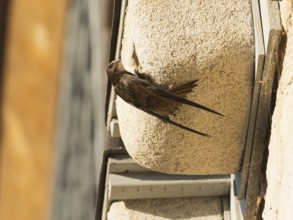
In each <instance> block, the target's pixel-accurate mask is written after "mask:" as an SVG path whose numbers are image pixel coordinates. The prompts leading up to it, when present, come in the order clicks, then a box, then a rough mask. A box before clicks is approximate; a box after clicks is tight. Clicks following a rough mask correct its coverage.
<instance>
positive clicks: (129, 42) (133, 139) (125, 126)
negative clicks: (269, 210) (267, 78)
mask: <svg viewBox="0 0 293 220" xmlns="http://www.w3.org/2000/svg"><path fill="white" fill-rule="evenodd" d="M123 10H124V12H125V13H121V18H120V27H119V28H120V36H121V37H120V38H121V41H120V45H119V46H118V47H117V48H118V49H117V51H116V58H119V59H120V60H121V61H122V63H123V65H124V67H125V69H126V70H128V71H130V72H134V70H135V69H138V70H139V71H140V72H144V73H146V74H148V75H149V76H150V77H151V78H152V79H153V80H154V81H155V82H156V84H158V85H162V86H167V85H179V84H182V83H184V82H186V81H189V80H194V79H198V80H199V82H198V86H197V87H196V88H195V89H194V90H193V92H192V93H190V94H189V95H188V97H187V98H188V99H189V100H192V101H194V102H197V103H200V104H202V105H204V106H206V107H209V108H212V109H213V110H216V111H217V112H220V113H221V114H223V115H224V117H219V116H218V115H215V114H211V113H209V112H205V111H202V110H199V109H195V108H192V107H190V106H186V105H182V106H181V107H180V108H179V109H178V110H177V111H176V115H175V116H171V119H172V120H173V121H176V122H177V123H180V124H182V125H184V126H187V127H190V128H193V129H196V130H199V131H201V132H204V133H207V134H209V135H210V136H211V137H210V138H207V137H203V136H200V135H196V134H194V133H191V132H188V131H186V130H182V129H179V128H177V127H175V126H173V125H170V124H167V123H164V122H162V121H160V120H158V119H157V118H154V117H153V116H150V115H148V114H146V113H144V112H142V111H140V110H138V109H136V108H134V107H133V106H130V105H129V104H127V103H126V102H124V101H123V100H122V99H121V98H119V97H117V99H116V111H117V116H118V121H119V129H120V134H121V138H122V140H123V142H124V145H125V147H126V149H127V151H128V153H129V154H130V155H131V157H132V158H133V159H134V160H135V161H136V162H137V163H138V164H140V165H142V166H144V167H147V168H150V169H152V170H156V171H159V172H164V173H172V174H205V175H206V174H226V173H235V172H238V171H239V169H240V165H241V159H242V156H243V151H244V147H245V141H246V136H247V127H248V121H249V114H250V108H251V100H252V92H253V84H254V77H255V73H254V64H255V43H254V26H253V19H252V11H251V1H250V0H244V1H233V2H231V1H229V2H227V1H225V0H220V1H212V0H210V1H205V2H202V1H175V0H174V1H173V0H172V1H169V0H168V1H167V0H164V1H147V0H137V1H128V4H127V5H125V8H124V9H123ZM118 44H119V43H118Z"/></svg>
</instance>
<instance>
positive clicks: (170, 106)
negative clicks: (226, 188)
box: [107, 60, 223, 137]
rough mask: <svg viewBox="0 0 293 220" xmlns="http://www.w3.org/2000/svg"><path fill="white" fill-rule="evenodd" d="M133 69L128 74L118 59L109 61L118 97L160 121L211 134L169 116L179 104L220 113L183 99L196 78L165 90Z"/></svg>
mask: <svg viewBox="0 0 293 220" xmlns="http://www.w3.org/2000/svg"><path fill="white" fill-rule="evenodd" d="M134 72H135V73H131V72H129V71H127V70H125V68H124V66H123V64H122V63H121V61H120V60H113V61H112V62H111V63H109V64H108V67H107V75H108V79H109V81H110V82H111V84H112V85H113V87H114V91H115V93H116V94H117V95H118V96H119V97H120V98H122V99H123V100H124V101H125V102H127V103H128V104H130V105H132V106H134V107H136V108H138V109H140V110H142V111H144V112H146V113H148V114H149V115H152V116H154V117H156V118H158V119H160V120H162V121H163V122H166V123H169V124H172V125H174V126H176V127H179V128H181V129H184V130H187V131H190V132H193V133H196V134H198V135H201V136H205V137H210V135H208V134H205V133H203V132H200V131H197V130H194V129H191V128H189V127H186V126H184V125H181V124H179V123H177V122H175V121H173V120H171V119H170V115H176V114H175V111H176V110H177V109H178V108H179V106H181V105H182V104H185V105H189V106H192V107H195V108H199V109H202V110H205V111H208V112H210V113H213V114H217V115H220V116H223V115H222V114H221V113H219V112H217V111H214V110H212V109H210V108H207V107H205V106H203V105H200V104H198V103H195V102H192V101H190V100H188V99H186V96H187V94H188V93H190V92H191V91H192V89H193V88H194V87H196V86H197V82H198V80H197V79H195V80H190V81H187V82H185V83H183V84H181V85H179V86H174V87H171V88H168V89H164V88H162V87H160V86H158V85H156V84H155V83H154V82H153V80H152V79H151V78H150V77H149V76H148V75H147V74H144V73H139V72H138V71H137V70H135V71H134Z"/></svg>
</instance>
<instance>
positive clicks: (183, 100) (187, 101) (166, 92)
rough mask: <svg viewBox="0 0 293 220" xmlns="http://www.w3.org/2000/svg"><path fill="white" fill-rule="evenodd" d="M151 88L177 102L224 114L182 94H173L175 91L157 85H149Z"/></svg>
mask: <svg viewBox="0 0 293 220" xmlns="http://www.w3.org/2000/svg"><path fill="white" fill-rule="evenodd" d="M149 89H153V90H155V91H154V92H155V93H156V94H158V95H160V96H162V97H166V98H169V99H172V100H174V101H176V102H180V103H183V104H186V105H190V106H193V107H196V108H199V109H203V110H205V111H208V112H211V113H214V114H217V115H221V116H223V115H222V114H221V113H219V112H216V111H214V110H212V109H210V108H208V107H205V106H203V105H200V104H198V103H195V102H192V101H190V100H188V99H184V98H182V97H180V96H177V95H175V94H173V93H171V92H169V91H166V90H163V89H160V88H158V87H155V88H154V86H152V87H149Z"/></svg>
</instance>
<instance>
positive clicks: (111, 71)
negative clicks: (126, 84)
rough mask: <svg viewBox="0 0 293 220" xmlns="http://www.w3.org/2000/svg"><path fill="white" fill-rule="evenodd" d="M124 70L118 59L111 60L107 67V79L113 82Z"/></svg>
mask: <svg viewBox="0 0 293 220" xmlns="http://www.w3.org/2000/svg"><path fill="white" fill-rule="evenodd" d="M124 72H125V69H124V67H123V65H122V63H121V61H120V60H113V61H112V62H111V63H109V65H108V67H107V74H108V77H109V80H110V81H111V82H112V83H113V84H115V82H116V81H118V80H119V79H120V77H121V76H122V74H123V73H124Z"/></svg>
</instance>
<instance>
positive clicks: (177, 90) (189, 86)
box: [167, 80, 198, 98]
mask: <svg viewBox="0 0 293 220" xmlns="http://www.w3.org/2000/svg"><path fill="white" fill-rule="evenodd" d="M197 82H198V80H191V81H188V82H186V83H184V84H181V85H179V86H175V87H172V88H170V89H168V90H167V91H168V92H170V93H173V94H174V95H177V96H180V97H182V98H186V96H187V94H188V93H190V92H191V91H192V90H193V88H194V87H196V86H197V84H196V83H197Z"/></svg>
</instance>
